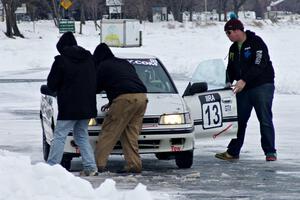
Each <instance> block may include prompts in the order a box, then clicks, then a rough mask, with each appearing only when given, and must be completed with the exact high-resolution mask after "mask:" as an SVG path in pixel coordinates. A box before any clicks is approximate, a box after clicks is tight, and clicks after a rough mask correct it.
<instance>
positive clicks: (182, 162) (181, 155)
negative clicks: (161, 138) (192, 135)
mask: <svg viewBox="0 0 300 200" xmlns="http://www.w3.org/2000/svg"><path fill="white" fill-rule="evenodd" d="M193 158H194V150H191V151H183V152H178V153H177V154H176V155H175V162H176V165H177V167H178V168H180V169H187V168H191V166H192V165H193Z"/></svg>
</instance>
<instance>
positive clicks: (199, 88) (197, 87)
mask: <svg viewBox="0 0 300 200" xmlns="http://www.w3.org/2000/svg"><path fill="white" fill-rule="evenodd" d="M207 88H208V87H207V83H206V82H198V83H193V84H191V83H189V84H188V86H187V88H186V89H185V91H184V93H183V96H192V95H194V94H197V93H202V92H206V91H207Z"/></svg>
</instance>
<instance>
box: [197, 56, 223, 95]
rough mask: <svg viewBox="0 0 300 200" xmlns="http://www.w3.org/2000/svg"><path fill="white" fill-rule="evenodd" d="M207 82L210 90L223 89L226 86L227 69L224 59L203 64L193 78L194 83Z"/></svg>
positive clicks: (198, 67)
mask: <svg viewBox="0 0 300 200" xmlns="http://www.w3.org/2000/svg"><path fill="white" fill-rule="evenodd" d="M196 82H206V83H207V86H208V90H214V89H222V88H224V87H225V86H226V68H225V65H224V61H223V60H222V59H212V60H205V61H203V62H201V63H200V64H199V65H198V66H197V69H196V71H195V72H194V74H193V76H192V83H196Z"/></svg>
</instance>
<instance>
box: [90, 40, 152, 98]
mask: <svg viewBox="0 0 300 200" xmlns="http://www.w3.org/2000/svg"><path fill="white" fill-rule="evenodd" d="M93 58H94V61H95V63H96V67H97V92H98V93H99V92H101V91H102V90H104V91H105V92H106V93H107V98H108V100H109V103H110V104H111V103H112V101H113V100H114V99H115V98H116V97H118V96H119V95H121V94H128V93H146V92H147V89H146V87H145V85H144V84H143V82H142V81H141V80H140V79H139V77H138V75H137V73H136V71H135V68H134V66H133V65H132V64H130V63H129V62H128V61H127V60H125V59H120V58H116V57H115V56H114V54H113V53H112V52H111V50H110V49H109V47H108V46H107V45H106V44H105V43H101V44H99V45H98V46H97V48H96V49H95V52H94V54H93Z"/></svg>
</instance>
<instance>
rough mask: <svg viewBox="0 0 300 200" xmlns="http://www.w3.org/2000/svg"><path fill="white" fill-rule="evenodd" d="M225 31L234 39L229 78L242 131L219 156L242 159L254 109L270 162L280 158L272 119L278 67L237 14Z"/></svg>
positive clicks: (264, 149) (265, 48)
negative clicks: (275, 73) (276, 69)
mask: <svg viewBox="0 0 300 200" xmlns="http://www.w3.org/2000/svg"><path fill="white" fill-rule="evenodd" d="M224 31H225V33H226V35H227V37H228V38H229V40H230V41H232V42H233V44H232V45H231V47H230V49H229V56H228V65H227V80H228V82H230V83H234V84H233V85H232V88H233V92H234V93H235V94H236V98H237V112H238V132H237V138H235V139H232V140H231V142H230V143H229V145H228V149H227V151H226V152H223V153H217V154H216V155H215V156H216V157H217V158H219V159H223V160H237V159H239V155H240V151H241V148H242V146H243V143H244V138H245V132H246V127H247V122H248V120H249V118H250V115H251V111H252V109H253V108H254V110H255V112H256V115H257V118H258V121H259V123H260V134H261V146H262V149H263V151H264V154H265V156H266V160H267V161H275V160H277V154H276V149H275V130H274V125H273V120H272V117H273V116H272V102H273V96H274V90H275V86H274V69H273V65H272V62H271V60H270V56H269V52H268V48H267V45H266V44H265V43H264V41H263V40H262V39H261V38H260V37H259V36H257V35H256V34H255V33H254V32H252V31H249V30H247V31H244V25H243V24H242V22H241V21H240V20H238V19H237V18H236V17H235V16H231V19H230V20H229V21H228V22H227V23H226V24H225V26H224Z"/></svg>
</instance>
